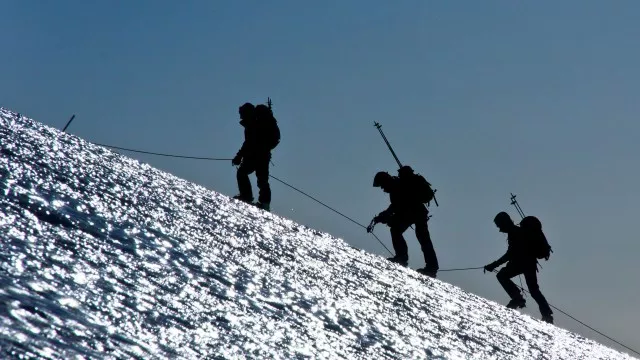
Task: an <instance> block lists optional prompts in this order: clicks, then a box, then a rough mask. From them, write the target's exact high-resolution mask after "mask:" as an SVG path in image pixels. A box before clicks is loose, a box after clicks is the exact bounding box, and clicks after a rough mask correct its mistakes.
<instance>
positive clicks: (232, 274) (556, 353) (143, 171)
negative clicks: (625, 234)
mask: <svg viewBox="0 0 640 360" xmlns="http://www.w3.org/2000/svg"><path fill="white" fill-rule="evenodd" d="M0 144H1V149H0V194H1V195H0V358H3V359H4V358H52V359H61V358H63V359H84V358H105V359H116V358H121V359H122V358H139V359H153V358H171V359H204V358H207V359H432V358H433V359H472V358H473V359H503V358H509V359H511V358H518V359H572V360H573V359H625V358H630V357H629V356H627V355H624V354H622V353H620V352H617V351H614V350H612V349H610V348H607V347H604V346H602V345H599V344H597V343H595V342H593V341H590V340H587V339H585V338H584V337H581V336H578V335H576V334H573V333H570V332H567V331H564V330H562V329H559V328H557V327H554V326H551V325H548V324H545V323H542V322H540V321H538V320H536V319H533V318H531V317H529V316H526V315H521V314H519V313H518V312H515V311H511V310H508V309H506V308H505V307H503V306H500V305H498V304H496V303H494V302H491V301H488V300H485V299H483V298H480V297H477V296H475V295H473V294H470V293H467V292H465V291H463V290H461V289H460V288H457V287H455V286H452V285H449V284H447V283H444V282H441V281H439V280H432V279H429V278H426V277H423V276H422V275H419V274H418V273H416V272H414V271H412V270H409V269H405V268H401V267H398V266H395V265H394V264H391V263H389V262H387V261H386V260H384V259H383V258H381V257H378V256H373V255H371V254H367V253H365V252H363V251H359V250H356V249H353V248H351V247H349V246H348V245H347V244H346V243H345V242H344V241H342V240H340V239H336V238H334V237H332V236H329V235H327V234H323V233H320V232H317V231H314V230H312V229H309V228H307V227H305V226H301V225H298V224H295V223H293V222H292V221H289V220H286V219H283V218H281V217H278V216H276V215H274V214H269V213H265V212H262V211H260V210H258V209H257V208H255V207H252V206H248V205H246V204H243V203H239V202H237V201H235V200H231V199H230V198H228V197H226V196H223V195H221V194H218V193H215V192H212V191H208V190H207V189H205V188H203V187H201V186H197V185H194V184H191V183H189V182H187V181H185V180H182V179H179V178H177V177H175V176H172V175H170V174H167V173H165V172H162V171H159V170H156V169H154V168H152V167H150V166H148V165H145V164H141V163H139V162H138V161H135V160H132V159H129V158H127V157H124V156H121V155H119V154H116V153H114V152H111V151H109V150H107V149H105V148H102V147H99V146H95V145H92V144H90V143H87V142H85V141H83V140H81V139H79V138H77V137H75V136H71V135H68V134H63V133H61V132H59V131H57V130H55V129H51V128H49V127H45V126H43V125H41V124H39V123H37V122H35V121H33V120H30V119H26V118H24V117H23V118H20V119H18V118H17V114H15V113H12V112H10V111H8V110H4V109H0Z"/></svg>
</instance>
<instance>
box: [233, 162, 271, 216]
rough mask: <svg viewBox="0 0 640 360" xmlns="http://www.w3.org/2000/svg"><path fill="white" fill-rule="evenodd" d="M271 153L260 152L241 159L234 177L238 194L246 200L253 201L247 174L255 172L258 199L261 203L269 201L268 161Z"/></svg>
mask: <svg viewBox="0 0 640 360" xmlns="http://www.w3.org/2000/svg"><path fill="white" fill-rule="evenodd" d="M270 161H271V154H269V153H267V154H260V155H254V156H246V157H245V158H244V159H242V164H240V167H239V168H238V172H237V174H236V177H237V179H238V190H239V191H240V196H241V197H242V198H243V199H246V200H248V201H253V191H252V189H251V181H250V180H249V174H251V173H253V172H254V171H255V172H256V179H257V183H258V189H259V190H260V194H259V195H258V201H259V202H261V203H266V204H269V203H271V188H270V187H269V162H270Z"/></svg>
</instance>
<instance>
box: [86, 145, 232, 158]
mask: <svg viewBox="0 0 640 360" xmlns="http://www.w3.org/2000/svg"><path fill="white" fill-rule="evenodd" d="M93 144H94V145H99V146H104V147H108V148H112V149H118V150H124V151H130V152H135V153H141V154H149V155H157V156H166V157H172V158H181V159H195V160H210V161H221V160H226V161H231V160H232V159H227V158H211V157H200V156H185V155H172V154H162V153H157V152H151V151H142V150H135V149H127V148H123V147H119V146H112V145H105V144H98V143H93Z"/></svg>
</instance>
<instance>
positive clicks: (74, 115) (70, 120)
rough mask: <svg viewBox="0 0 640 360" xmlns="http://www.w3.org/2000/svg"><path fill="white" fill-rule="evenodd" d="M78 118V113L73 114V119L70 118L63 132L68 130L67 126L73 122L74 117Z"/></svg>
mask: <svg viewBox="0 0 640 360" xmlns="http://www.w3.org/2000/svg"><path fill="white" fill-rule="evenodd" d="M75 118H76V114H73V116H71V119H69V121H67V125H65V126H64V129H62V132H66V131H67V128H68V127H69V125H71V122H72V121H73V119H75Z"/></svg>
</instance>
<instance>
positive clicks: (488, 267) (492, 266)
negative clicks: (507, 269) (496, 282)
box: [484, 262, 498, 272]
mask: <svg viewBox="0 0 640 360" xmlns="http://www.w3.org/2000/svg"><path fill="white" fill-rule="evenodd" d="M497 267H498V264H496V263H495V262H492V263H491V264H489V265H485V266H484V271H485V272H487V271H488V272H493V270H495V269H496V268H497Z"/></svg>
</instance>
